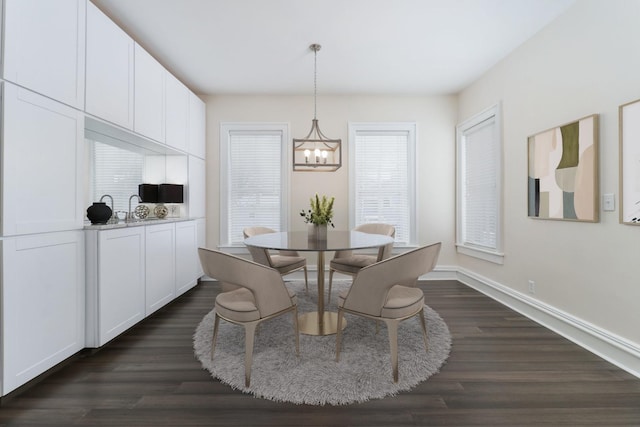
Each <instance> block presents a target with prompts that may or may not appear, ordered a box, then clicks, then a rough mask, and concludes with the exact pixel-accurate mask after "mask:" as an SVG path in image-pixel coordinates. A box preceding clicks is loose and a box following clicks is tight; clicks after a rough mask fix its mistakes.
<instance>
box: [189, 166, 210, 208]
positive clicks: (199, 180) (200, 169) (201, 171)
mask: <svg viewBox="0 0 640 427" xmlns="http://www.w3.org/2000/svg"><path fill="white" fill-rule="evenodd" d="M205 175H206V174H205V164H204V160H201V159H199V158H197V157H193V156H189V184H188V189H187V190H188V193H187V194H188V200H187V202H188V204H189V217H190V218H204V216H205Z"/></svg>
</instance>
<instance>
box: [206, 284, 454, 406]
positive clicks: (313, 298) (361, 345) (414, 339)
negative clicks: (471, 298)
mask: <svg viewBox="0 0 640 427" xmlns="http://www.w3.org/2000/svg"><path fill="white" fill-rule="evenodd" d="M349 284H350V282H346V283H345V282H342V283H340V282H338V283H336V282H334V284H333V291H332V301H331V303H330V304H328V305H327V306H326V309H327V310H330V311H337V305H336V298H337V297H336V296H337V294H338V293H339V292H340V290H341V289H345V288H346V286H348V285H349ZM287 287H288V288H290V289H293V290H295V291H296V294H297V296H298V313H299V314H302V313H306V312H309V311H314V310H315V309H316V308H317V293H316V292H315V291H316V289H317V288H315V289H314V286H313V284H311V283H310V284H309V294H306V293H305V288H304V282H297V281H296V282H288V283H287ZM325 300H326V295H325ZM424 314H425V318H426V322H427V332H428V340H429V351H428V352H425V348H424V341H423V338H422V328H421V326H420V321H419V319H418V318H417V317H413V318H411V319H408V320H405V321H404V322H402V323H401V324H400V328H399V331H398V363H399V381H398V382H397V383H394V382H393V377H392V373H391V359H390V352H389V338H388V333H387V328H386V326H385V325H384V322H380V331H379V332H378V334H376V326H375V322H374V321H373V320H370V319H366V318H362V317H359V316H353V315H349V314H346V315H345V318H346V319H347V326H346V328H345V329H344V331H343V336H342V350H341V352H340V362H336V361H335V347H336V336H335V335H328V336H310V335H304V334H300V357H296V353H295V341H294V330H293V323H292V321H293V320H292V314H289V313H287V314H284V315H282V316H279V317H278V318H275V319H272V320H270V321H266V322H264V323H262V324H260V326H259V327H258V332H257V334H256V339H255V345H254V350H253V366H252V370H251V385H250V387H248V388H247V387H245V385H244V339H245V337H244V328H243V327H242V326H237V325H233V324H231V323H228V322H226V321H224V320H220V327H219V331H218V339H217V343H216V349H215V354H214V358H213V361H212V360H211V338H212V336H213V323H214V311H213V310H212V311H211V312H209V313H208V314H207V315H206V316H205V317H204V318H203V319H202V321H201V322H200V324H199V325H198V327H197V329H196V332H195V334H194V337H193V346H194V350H195V355H196V357H197V358H198V360H200V362H201V363H202V366H203V367H204V368H205V369H206V370H208V371H209V372H211V375H212V376H213V377H215V378H218V379H219V380H220V381H221V382H223V383H225V384H228V385H229V386H231V387H232V388H234V389H238V390H241V391H242V392H244V393H250V394H253V395H254V396H255V397H258V398H263V399H270V400H274V401H278V402H292V403H296V404H308V405H345V404H350V403H356V402H364V401H367V400H370V399H381V398H383V397H385V396H394V395H396V394H397V393H399V392H401V391H407V390H410V389H412V388H413V387H415V386H416V385H418V384H419V383H421V382H422V381H425V380H426V379H427V378H429V377H430V376H432V375H433V374H435V373H437V372H438V371H439V370H440V367H441V366H442V365H443V364H444V362H445V361H446V359H447V358H448V356H449V350H450V348H451V335H450V333H449V329H448V328H447V325H446V324H445V323H444V321H443V320H442V318H441V317H440V316H439V315H438V313H436V312H435V311H434V310H432V309H431V308H430V307H429V306H425V308H424Z"/></svg>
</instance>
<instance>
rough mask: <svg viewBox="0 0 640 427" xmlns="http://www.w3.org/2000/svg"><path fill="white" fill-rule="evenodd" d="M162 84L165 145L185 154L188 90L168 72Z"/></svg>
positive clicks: (187, 126)
mask: <svg viewBox="0 0 640 427" xmlns="http://www.w3.org/2000/svg"><path fill="white" fill-rule="evenodd" d="M164 84H165V86H164V87H165V99H166V104H165V132H166V134H165V136H166V142H167V145H170V146H172V147H174V148H177V149H178V150H182V151H184V152H187V151H188V149H189V147H188V145H189V139H188V138H189V132H188V129H189V89H187V87H186V86H185V85H183V84H182V82H181V81H180V80H178V79H177V78H175V77H174V76H173V75H172V74H170V73H169V72H167V73H166V74H165V81H164Z"/></svg>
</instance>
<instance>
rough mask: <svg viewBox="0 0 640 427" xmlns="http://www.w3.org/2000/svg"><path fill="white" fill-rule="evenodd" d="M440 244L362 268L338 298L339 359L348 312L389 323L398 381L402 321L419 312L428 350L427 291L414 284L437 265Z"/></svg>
mask: <svg viewBox="0 0 640 427" xmlns="http://www.w3.org/2000/svg"><path fill="white" fill-rule="evenodd" d="M440 246H441V243H435V244H433V245H430V246H423V247H421V248H418V249H414V250H412V251H409V252H405V253H403V254H400V255H397V256H394V257H392V258H388V259H386V260H384V261H380V262H377V263H375V264H372V265H370V266H368V267H364V268H362V269H361V270H360V271H359V272H358V274H357V275H356V277H355V279H354V280H353V284H352V285H351V287H350V288H349V289H348V290H346V291H343V292H341V293H340V296H339V299H338V332H337V334H336V361H339V360H340V344H341V342H340V341H341V339H342V317H343V316H344V313H351V314H355V315H357V316H363V317H368V318H370V319H374V320H376V321H384V322H385V323H386V324H387V329H388V332H389V346H390V348H391V367H392V369H393V381H394V382H398V325H399V324H400V322H401V321H403V320H405V319H408V318H410V317H413V316H415V315H418V316H419V317H420V322H421V324H422V333H423V337H424V344H425V348H426V349H427V351H428V344H427V327H426V325H425V321H424V294H423V293H422V290H421V289H420V288H417V287H415V286H412V285H413V284H415V283H416V281H417V280H418V278H419V277H420V276H421V275H422V274H425V273H428V272H429V271H431V270H432V269H433V267H435V264H436V261H437V259H438V255H439V253H440ZM406 284H410V285H409V286H406Z"/></svg>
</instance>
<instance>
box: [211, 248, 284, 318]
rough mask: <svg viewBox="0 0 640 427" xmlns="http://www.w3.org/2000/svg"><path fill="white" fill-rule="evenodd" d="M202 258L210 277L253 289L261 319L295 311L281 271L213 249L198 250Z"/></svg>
mask: <svg viewBox="0 0 640 427" xmlns="http://www.w3.org/2000/svg"><path fill="white" fill-rule="evenodd" d="M198 256H199V257H200V262H201V263H202V269H203V270H204V272H205V274H206V275H207V276H209V277H211V278H213V279H216V280H218V281H220V282H225V283H229V284H232V285H236V286H241V287H243V288H247V289H249V290H250V291H251V293H252V294H253V297H254V299H255V302H256V306H257V307H258V310H259V311H260V317H266V316H269V315H271V314H274V313H277V312H279V311H282V310H284V309H287V308H289V307H291V305H292V302H291V298H290V297H289V292H288V291H287V288H286V287H285V285H284V281H283V280H282V276H280V273H278V271H277V270H274V269H273V268H271V267H266V266H264V265H261V264H258V263H256V262H253V261H249V260H247V259H244V258H240V257H237V256H234V255H230V254H225V253H223V252H219V251H215V250H213V249H207V248H198Z"/></svg>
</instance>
